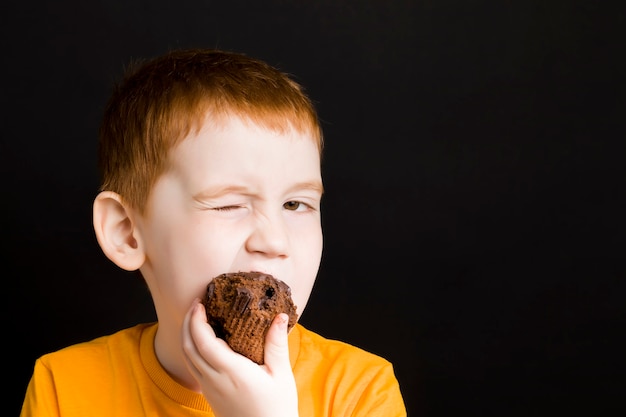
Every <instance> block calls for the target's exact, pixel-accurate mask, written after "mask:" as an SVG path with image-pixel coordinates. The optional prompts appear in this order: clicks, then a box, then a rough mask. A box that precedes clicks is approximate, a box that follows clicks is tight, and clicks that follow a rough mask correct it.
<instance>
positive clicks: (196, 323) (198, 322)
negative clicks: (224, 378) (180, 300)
mask: <svg viewBox="0 0 626 417" xmlns="http://www.w3.org/2000/svg"><path fill="white" fill-rule="evenodd" d="M189 332H190V335H191V339H192V341H193V344H194V346H195V348H196V351H197V352H198V355H199V358H200V359H201V361H198V362H196V366H197V367H198V368H199V369H200V370H201V371H205V372H209V371H215V370H216V369H221V368H222V367H224V366H227V363H226V362H225V360H224V359H222V358H228V357H229V356H231V355H233V353H234V352H233V351H232V349H231V348H230V347H229V346H228V344H227V343H226V342H225V341H224V340H222V339H220V338H218V337H217V336H216V335H215V331H214V330H213V328H212V327H211V325H209V323H208V321H207V317H206V310H205V308H204V305H203V304H202V303H200V304H198V305H197V307H196V308H195V309H194V310H193V311H192V312H191V316H190V322H189Z"/></svg>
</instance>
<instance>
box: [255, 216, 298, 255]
mask: <svg viewBox="0 0 626 417" xmlns="http://www.w3.org/2000/svg"><path fill="white" fill-rule="evenodd" d="M288 248H289V238H288V236H287V229H286V225H285V223H284V220H283V219H282V217H281V215H280V214H273V215H271V216H258V217H257V219H256V221H255V224H254V228H253V230H252V233H250V236H249V237H248V240H247V241H246V249H247V250H248V252H254V253H262V254H264V255H266V256H269V257H286V256H288Z"/></svg>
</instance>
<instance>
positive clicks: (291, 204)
mask: <svg viewBox="0 0 626 417" xmlns="http://www.w3.org/2000/svg"><path fill="white" fill-rule="evenodd" d="M283 207H284V208H286V209H287V210H292V211H296V210H298V209H299V208H300V207H306V205H305V204H304V203H301V202H299V201H287V202H286V203H285V204H283Z"/></svg>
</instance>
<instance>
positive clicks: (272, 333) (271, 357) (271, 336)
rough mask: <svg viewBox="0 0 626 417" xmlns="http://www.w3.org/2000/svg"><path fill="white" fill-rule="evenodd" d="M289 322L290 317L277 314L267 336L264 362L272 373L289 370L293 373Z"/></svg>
mask: <svg viewBox="0 0 626 417" xmlns="http://www.w3.org/2000/svg"><path fill="white" fill-rule="evenodd" d="M288 322H289V316H287V314H285V313H280V314H277V315H276V317H274V321H273V322H272V325H271V326H270V328H269V330H268V331H267V335H266V336H265V353H264V360H265V365H266V367H267V368H268V370H269V371H270V372H272V373H274V372H277V371H280V370H287V369H288V370H289V371H291V364H290V363H289V339H288V337H287V336H288V332H287V324H288Z"/></svg>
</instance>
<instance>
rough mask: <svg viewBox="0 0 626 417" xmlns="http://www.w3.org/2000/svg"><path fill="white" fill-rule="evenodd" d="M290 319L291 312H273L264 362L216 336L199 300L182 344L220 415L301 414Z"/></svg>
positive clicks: (283, 416) (279, 416)
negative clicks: (291, 351) (289, 334)
mask: <svg viewBox="0 0 626 417" xmlns="http://www.w3.org/2000/svg"><path fill="white" fill-rule="evenodd" d="M287 321H288V317H287V315H286V314H279V315H278V316H276V318H274V321H273V323H272V325H271V327H270V329H269V331H268V332H267V336H266V338H265V353H264V362H265V363H264V364H263V365H257V364H256V363H254V362H253V361H251V360H250V359H248V358H246V357H245V356H243V355H240V354H239V353H236V352H235V351H233V350H232V349H231V348H230V346H228V345H227V344H226V342H225V341H224V340H222V339H219V338H217V337H216V336H215V332H214V331H213V328H212V327H211V326H210V325H209V324H208V323H207V319H206V313H205V310H204V306H203V305H202V304H201V303H199V301H198V300H195V301H194V303H193V305H192V307H191V308H190V309H189V311H188V312H187V315H186V316H185V321H184V324H183V350H184V352H185V356H186V358H185V359H186V361H187V367H188V368H189V370H190V372H191V373H192V374H193V376H194V377H195V378H196V380H197V381H198V383H199V384H200V385H201V387H202V393H203V394H204V396H205V397H206V399H207V401H208V402H209V404H210V405H211V408H212V409H213V412H214V413H215V415H216V416H218V417H247V416H249V417H253V416H254V417H263V416H268V417H297V416H298V392H297V390H296V382H295V379H294V376H293V372H292V371H291V365H290V363H289V347H288V343H287Z"/></svg>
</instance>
